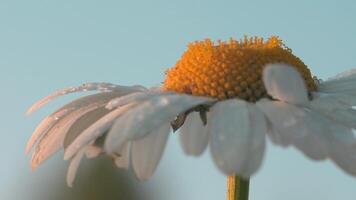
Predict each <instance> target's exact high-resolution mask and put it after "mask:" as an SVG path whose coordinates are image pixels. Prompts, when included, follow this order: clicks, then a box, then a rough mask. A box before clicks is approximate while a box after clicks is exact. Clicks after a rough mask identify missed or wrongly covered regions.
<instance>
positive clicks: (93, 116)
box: [26, 37, 356, 185]
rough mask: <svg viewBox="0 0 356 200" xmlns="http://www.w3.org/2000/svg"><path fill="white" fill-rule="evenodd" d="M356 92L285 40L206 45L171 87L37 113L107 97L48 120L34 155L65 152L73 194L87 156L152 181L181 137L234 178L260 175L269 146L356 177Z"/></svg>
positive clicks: (178, 68) (351, 76)
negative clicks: (315, 71) (322, 76)
mask: <svg viewBox="0 0 356 200" xmlns="http://www.w3.org/2000/svg"><path fill="white" fill-rule="evenodd" d="M355 82H356V73H355V71H351V72H348V73H344V74H341V75H338V76H337V77H336V78H334V79H330V80H327V81H325V82H320V81H317V80H316V79H315V78H313V77H312V75H311V73H310V71H309V69H308V68H307V67H306V65H305V64H304V63H303V62H302V61H301V60H300V59H299V58H298V57H296V56H294V55H293V54H292V52H291V50H290V49H289V48H287V47H286V46H285V45H284V44H283V43H282V41H281V40H280V39H278V38H277V37H271V38H270V39H269V40H267V41H266V42H264V41H263V40H262V39H261V38H256V37H255V38H247V37H245V38H244V40H242V41H235V40H230V41H228V42H218V43H217V44H215V43H214V42H212V41H210V40H205V41H202V42H196V43H193V44H190V45H189V46H188V50H187V51H186V52H185V53H184V54H183V56H182V58H181V59H180V60H179V61H178V62H177V64H176V65H175V66H174V67H173V68H171V69H170V70H168V71H167V77H166V80H165V81H164V84H163V86H162V87H158V88H150V89H146V88H145V87H143V86H118V85H113V84H108V83H89V84H84V85H82V86H79V87H70V88H66V89H62V90H59V91H57V92H55V93H53V94H51V95H49V96H48V97H46V98H44V99H43V100H41V101H39V102H38V103H36V104H34V105H33V106H32V107H31V108H30V109H29V113H31V112H33V111H35V110H37V109H38V108H39V107H41V106H43V105H44V104H46V103H48V102H49V101H50V100H52V99H54V98H56V97H58V96H61V95H64V94H67V93H72V92H83V91H88V90H97V91H98V92H97V93H96V94H92V95H88V96H85V97H82V98H79V99H77V100H74V101H72V102H70V103H69V104H67V105H65V106H63V107H62V108H60V109H58V110H57V111H55V112H54V113H53V114H51V115H50V116H48V117H47V118H45V119H44V120H43V121H42V122H41V123H40V124H39V125H38V127H37V128H36V130H35V131H34V133H33V135H32V137H31V139H30V140H29V142H28V146H27V149H26V151H27V152H29V151H30V150H31V149H32V148H34V153H33V156H32V166H33V167H34V168H35V167H37V166H38V165H39V164H41V163H42V162H43V161H45V160H46V159H47V158H49V157H50V156H51V155H52V154H54V153H55V152H56V151H58V150H59V149H61V148H64V150H65V155H64V158H65V159H66V160H68V159H70V160H71V163H70V166H69V170H68V176H67V181H68V184H69V185H71V184H72V182H73V180H74V176H75V172H76V170H77V168H78V165H79V163H80V160H81V158H82V157H83V155H86V157H88V158H94V157H96V156H98V155H100V154H104V155H108V156H111V157H112V158H113V160H114V161H115V164H116V165H117V166H118V167H120V168H129V167H132V168H133V170H134V172H135V174H136V176H137V177H138V178H139V179H142V180H143V179H147V178H149V177H150V176H151V175H152V174H153V173H154V171H155V169H156V167H157V165H158V163H159V161H160V159H161V157H162V154H163V150H164V148H165V145H166V142H167V139H168V136H169V133H170V131H171V129H172V128H173V130H174V131H175V130H179V135H180V141H181V145H182V148H183V150H184V152H185V153H186V154H187V155H192V156H199V155H201V154H202V153H203V152H204V150H205V149H206V148H207V147H208V146H209V148H210V151H211V154H212V157H213V159H214V161H215V163H216V165H217V167H218V168H219V169H220V170H221V171H222V172H223V173H225V174H227V175H234V174H236V175H240V176H243V177H250V176H251V175H253V174H254V173H255V172H256V171H257V170H258V169H259V167H260V166H261V163H262V160H263V157H264V153H265V145H266V136H268V137H269V138H270V140H271V141H272V142H273V143H274V144H276V145H280V146H283V147H286V146H294V147H296V148H298V149H299V150H301V151H302V152H303V153H304V154H305V155H306V156H308V157H309V158H311V159H313V160H324V159H331V160H332V161H334V162H335V163H336V164H337V165H338V166H339V167H340V168H341V169H343V170H344V171H345V172H347V173H349V174H351V175H356V156H355V155H356V138H355V135H354V134H353V129H354V128H356V111H355V110H354V109H353V108H352V106H355V105H356V92H355V89H356V86H355V84H354V83H355Z"/></svg>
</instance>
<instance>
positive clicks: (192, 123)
mask: <svg viewBox="0 0 356 200" xmlns="http://www.w3.org/2000/svg"><path fill="white" fill-rule="evenodd" d="M179 131H180V133H179V136H180V144H181V146H182V148H183V150H184V152H185V153H186V154H188V155H192V156H199V155H200V154H202V153H203V152H204V150H205V149H206V147H207V145H208V139H209V137H208V130H207V125H204V124H203V121H202V119H201V118H200V114H199V113H198V112H192V113H190V114H189V115H188V116H187V118H186V119H185V122H184V124H183V126H182V127H181V128H180V129H179Z"/></svg>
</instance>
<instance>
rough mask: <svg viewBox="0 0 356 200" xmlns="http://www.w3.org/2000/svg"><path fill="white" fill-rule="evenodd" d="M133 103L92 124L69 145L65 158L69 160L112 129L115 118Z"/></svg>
mask: <svg viewBox="0 0 356 200" xmlns="http://www.w3.org/2000/svg"><path fill="white" fill-rule="evenodd" d="M132 106H134V105H132V104H128V105H125V106H122V107H119V108H117V109H115V110H113V111H111V112H110V113H109V114H107V115H105V116H104V117H101V118H100V119H99V120H97V121H96V122H95V123H94V124H92V125H90V126H89V127H88V128H87V129H85V130H84V131H83V133H82V134H80V135H79V136H78V137H77V138H76V139H75V140H74V141H73V142H72V144H70V145H69V146H68V148H67V149H66V151H65V153H64V159H65V160H67V159H69V158H71V157H72V156H73V155H74V154H75V153H77V151H78V150H79V149H81V148H82V147H83V146H85V145H87V144H89V143H90V142H91V141H94V140H95V139H97V138H98V137H100V136H101V135H103V134H104V133H105V132H106V131H107V130H109V129H110V127H111V126H112V124H113V123H114V121H115V119H117V118H118V117H119V116H120V115H122V114H123V113H125V112H127V111H128V110H129V109H131V108H132Z"/></svg>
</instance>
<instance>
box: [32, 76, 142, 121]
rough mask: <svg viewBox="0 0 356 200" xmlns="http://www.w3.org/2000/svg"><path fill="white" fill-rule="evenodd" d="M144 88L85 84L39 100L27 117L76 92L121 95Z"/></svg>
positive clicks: (59, 91)
mask: <svg viewBox="0 0 356 200" xmlns="http://www.w3.org/2000/svg"><path fill="white" fill-rule="evenodd" d="M143 88H144V87H142V86H120V85H114V84H111V83H85V84H83V85H81V86H78V87H67V88H64V89H60V90H57V91H55V92H53V93H52V94H50V95H48V96H46V97H45V98H43V99H41V100H39V101H38V102H36V103H35V104H33V105H32V106H31V107H30V108H29V109H28V110H27V112H26V114H27V115H30V114H31V113H33V112H34V111H36V110H38V109H39V108H41V107H42V106H44V105H45V104H47V103H49V102H50V101H52V100H53V99H55V98H57V97H60V96H63V95H66V94H70V93H74V92H86V91H93V90H98V91H102V92H110V91H116V92H120V93H126V94H128V93H131V92H134V91H142V90H143Z"/></svg>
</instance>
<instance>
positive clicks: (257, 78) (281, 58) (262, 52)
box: [164, 36, 316, 102]
mask: <svg viewBox="0 0 356 200" xmlns="http://www.w3.org/2000/svg"><path fill="white" fill-rule="evenodd" d="M270 63H285V64H289V65H292V66H294V67H295V68H296V69H297V70H298V71H299V72H300V74H301V75H302V77H303V78H304V80H305V84H306V86H307V89H308V91H309V92H311V91H315V90H316V84H315V82H314V80H313V77H312V75H311V73H310V71H309V69H308V68H307V66H306V65H305V64H304V63H303V62H302V61H301V60H300V59H299V58H298V57H296V56H294V55H293V54H292V51H291V50H290V49H289V48H288V47H286V46H285V45H284V44H283V42H282V41H281V40H280V39H279V38H278V37H275V36H274V37H271V38H269V39H268V40H267V41H263V39H262V38H258V37H251V38H247V37H245V38H244V40H240V41H236V40H233V39H230V40H229V41H227V42H221V41H218V43H217V44H216V43H214V42H212V41H211V40H209V39H206V40H204V41H198V42H194V43H191V44H189V45H188V50H187V51H186V52H185V53H184V54H183V56H182V57H181V59H180V60H178V62H177V63H176V65H175V66H174V67H172V68H171V69H169V70H167V72H166V80H165V81H164V89H165V90H166V91H174V92H178V93H186V94H191V95H195V96H209V97H215V98H218V99H220V100H223V99H227V98H235V97H238V98H241V99H244V100H246V101H250V102H255V101H256V100H258V99H260V98H263V97H267V93H266V89H265V87H264V85H263V81H262V71H263V68H264V67H265V65H266V64H270Z"/></svg>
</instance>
